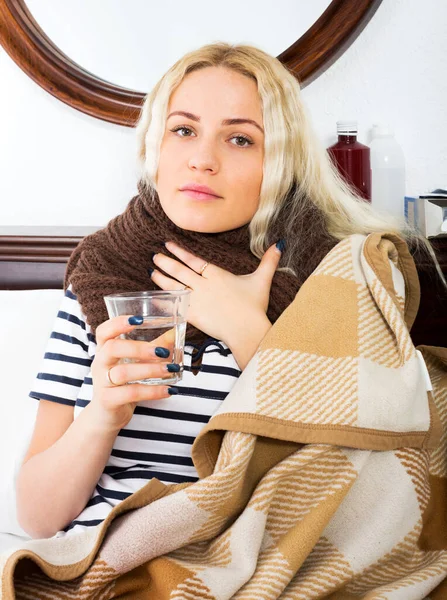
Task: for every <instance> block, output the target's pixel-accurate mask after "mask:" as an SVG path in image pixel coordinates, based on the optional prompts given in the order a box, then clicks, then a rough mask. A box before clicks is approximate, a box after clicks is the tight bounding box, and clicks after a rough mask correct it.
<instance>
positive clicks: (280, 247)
mask: <svg viewBox="0 0 447 600" xmlns="http://www.w3.org/2000/svg"><path fill="white" fill-rule="evenodd" d="M276 247H277V248H278V250H279V251H280V252H283V251H284V248H285V247H286V240H279V242H277V243H276Z"/></svg>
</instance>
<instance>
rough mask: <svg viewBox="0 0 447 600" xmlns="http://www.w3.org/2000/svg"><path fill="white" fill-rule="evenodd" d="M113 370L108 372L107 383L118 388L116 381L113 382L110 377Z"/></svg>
mask: <svg viewBox="0 0 447 600" xmlns="http://www.w3.org/2000/svg"><path fill="white" fill-rule="evenodd" d="M112 369H113V367H110V369H108V370H107V373H106V377H107V381H108V382H109V383H110V385H113V386H117V385H118V384H117V383H115V382H114V381H112V378H111V377H110V371H111V370H112Z"/></svg>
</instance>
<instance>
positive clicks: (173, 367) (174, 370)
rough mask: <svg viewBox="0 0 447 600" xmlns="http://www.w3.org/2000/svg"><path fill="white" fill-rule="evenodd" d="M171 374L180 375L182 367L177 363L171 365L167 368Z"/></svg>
mask: <svg viewBox="0 0 447 600" xmlns="http://www.w3.org/2000/svg"><path fill="white" fill-rule="evenodd" d="M166 368H167V369H168V371H169V372H170V373H178V372H179V371H180V365H177V364H176V363H169V365H167V367H166Z"/></svg>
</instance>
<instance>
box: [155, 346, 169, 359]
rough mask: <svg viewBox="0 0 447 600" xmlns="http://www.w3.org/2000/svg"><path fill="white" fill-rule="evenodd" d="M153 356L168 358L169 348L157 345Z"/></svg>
mask: <svg viewBox="0 0 447 600" xmlns="http://www.w3.org/2000/svg"><path fill="white" fill-rule="evenodd" d="M155 356H158V357H159V358H168V356H169V350H168V349H167V348H162V347H161V346H157V347H156V348H155Z"/></svg>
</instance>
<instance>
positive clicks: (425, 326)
mask: <svg viewBox="0 0 447 600" xmlns="http://www.w3.org/2000/svg"><path fill="white" fill-rule="evenodd" d="M84 235H86V233H85V234H84ZM82 237H83V236H80V235H0V290H32V289H47V288H50V289H62V287H63V280H64V272H65V266H66V263H67V261H68V258H69V256H70V254H71V252H72V251H73V250H74V249H75V247H76V246H77V245H78V243H79V242H80V241H81V239H82ZM430 242H431V244H432V246H433V249H434V250H435V253H436V256H437V258H438V261H439V263H440V265H441V268H442V270H443V273H444V275H445V277H446V278H447V235H445V236H442V237H439V236H438V237H436V238H431V239H430ZM419 280H420V283H421V304H420V307H419V312H418V315H417V318H416V321H415V323H414V325H413V327H412V329H411V337H412V339H413V342H414V344H415V345H416V346H417V345H419V344H427V345H430V346H443V347H445V346H447V293H446V292H445V291H444V290H443V288H442V287H441V285H440V284H439V282H438V279H437V278H434V277H433V276H429V275H428V273H427V272H426V271H425V269H424V265H419Z"/></svg>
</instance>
